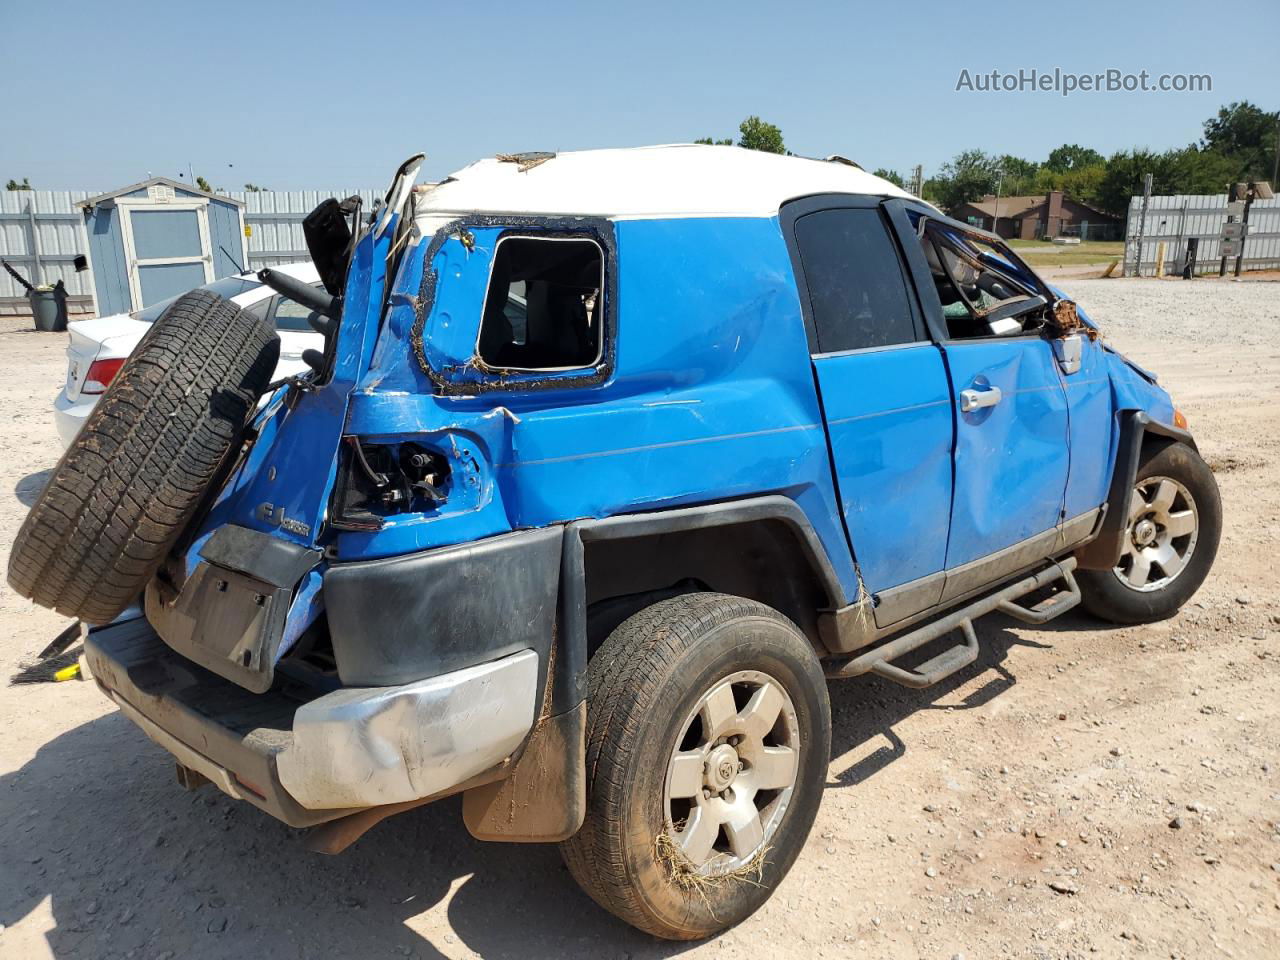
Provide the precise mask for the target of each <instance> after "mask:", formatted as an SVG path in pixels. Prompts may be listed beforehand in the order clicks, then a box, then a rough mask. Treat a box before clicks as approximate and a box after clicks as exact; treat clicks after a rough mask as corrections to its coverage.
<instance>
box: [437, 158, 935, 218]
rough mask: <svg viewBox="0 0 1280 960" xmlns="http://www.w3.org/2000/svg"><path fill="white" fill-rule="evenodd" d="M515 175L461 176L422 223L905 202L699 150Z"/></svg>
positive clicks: (549, 165)
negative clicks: (846, 197) (807, 200)
mask: <svg viewBox="0 0 1280 960" xmlns="http://www.w3.org/2000/svg"><path fill="white" fill-rule="evenodd" d="M520 168H521V164H518V163H513V162H510V161H503V160H498V159H496V158H489V159H485V160H478V161H476V162H475V163H473V164H471V165H470V166H467V167H463V168H462V169H461V170H459V171H458V172H457V173H454V174H452V175H451V176H450V177H448V178H446V179H445V180H443V181H442V182H441V183H440V184H439V185H438V186H435V187H432V188H430V189H429V190H426V191H425V192H422V193H420V194H419V196H418V203H417V210H418V216H419V219H420V220H423V221H425V220H427V219H430V218H433V217H438V216H440V215H442V214H465V213H473V212H478V213H513V214H533V215H541V216H547V215H555V214H567V215H578V216H594V217H609V218H614V219H656V218H668V217H670V218H677V217H714V216H730V217H771V216H775V215H776V214H777V212H778V208H779V207H781V206H782V204H784V203H785V202H786V201H788V200H792V199H795V198H796V197H804V196H809V195H811V194H815V193H853V194H864V195H870V196H887V197H910V196H911V194H909V193H907V192H906V191H905V190H902V189H901V188H899V187H896V186H894V185H893V184H892V183H890V182H889V181H888V180H882V179H881V178H880V177H875V176H872V175H871V174H869V173H867V172H866V171H864V170H860V169H858V168H856V167H852V166H849V165H848V164H844V163H837V162H832V161H827V160H808V159H805V158H802V157H784V156H779V155H777V154H772V153H762V152H760V151H758V150H744V149H742V148H741V147H714V146H704V145H702V144H674V145H668V146H657V147H632V148H627V149H610V150H581V151H575V152H571V153H560V154H556V155H555V156H554V157H552V158H551V159H549V160H546V161H544V162H542V163H538V164H536V165H534V166H530V167H528V168H527V169H525V170H523V171H522V170H521V169H520Z"/></svg>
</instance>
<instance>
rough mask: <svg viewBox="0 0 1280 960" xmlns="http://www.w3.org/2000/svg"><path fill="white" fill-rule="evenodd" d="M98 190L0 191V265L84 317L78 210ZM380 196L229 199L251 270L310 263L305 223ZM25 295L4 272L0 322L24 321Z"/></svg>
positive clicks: (89, 302) (288, 193)
mask: <svg viewBox="0 0 1280 960" xmlns="http://www.w3.org/2000/svg"><path fill="white" fill-rule="evenodd" d="M100 193H102V191H101V190H6V191H0V257H3V258H4V259H5V260H7V261H8V262H9V263H11V264H12V265H13V267H14V269H16V270H17V271H18V272H19V273H21V274H22V275H23V276H24V277H26V278H27V279H28V280H29V281H31V283H33V284H40V283H48V284H54V283H57V282H58V281H59V280H61V281H62V282H63V283H64V284H66V287H67V294H68V308H69V310H70V311H71V312H73V313H81V314H85V313H87V312H89V311H91V310H92V309H93V275H92V272H91V271H84V272H82V273H76V271H75V267H74V265H73V261H74V259H75V257H76V256H77V255H78V254H86V255H87V254H88V252H89V244H88V238H87V237H86V236H85V231H84V216H83V214H82V212H81V210H80V207H79V206H77V204H78V203H79V202H80V201H81V200H86V199H88V198H89V197H93V196H97V195H98V194H100ZM382 193H383V191H382V190H271V191H267V190H264V191H260V192H257V193H249V192H246V191H234V192H231V193H229V194H227V196H230V197H231V198H232V199H235V200H240V201H243V203H244V204H245V207H244V221H245V226H246V227H247V228H249V234H250V235H249V237H247V238H246V241H245V246H246V249H247V253H248V260H249V262H248V263H247V264H245V265H244V266H245V268H246V269H248V270H258V269H261V268H262V267H271V266H276V265H277V264H281V263H292V262H294V261H297V260H305V259H306V258H307V256H308V254H307V244H306V241H305V239H304V238H303V235H302V220H303V218H304V217H305V216H306V215H307V214H308V213H310V212H311V210H312V209H313V208H314V207H315V206H316V204H318V203H319V202H320V201H321V200H323V199H325V198H326V197H337V198H339V199H342V198H345V197H349V196H352V195H358V196H360V198H361V199H362V200H363V201H364V209H365V211H368V210H369V209H370V208H371V207H372V206H373V204H374V202H375V201H376V200H378V199H380V198H381V197H382ZM28 310H29V307H28V304H27V298H26V295H25V291H24V290H23V289H22V287H21V286H20V285H19V284H18V283H17V282H16V281H15V280H14V279H13V278H12V277H10V276H9V274H8V273H7V272H5V271H2V270H0V314H14V313H17V314H25V313H27V312H28Z"/></svg>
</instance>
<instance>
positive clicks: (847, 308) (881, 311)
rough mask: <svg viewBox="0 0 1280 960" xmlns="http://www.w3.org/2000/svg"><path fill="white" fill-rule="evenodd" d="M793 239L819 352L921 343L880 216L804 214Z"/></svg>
mask: <svg viewBox="0 0 1280 960" xmlns="http://www.w3.org/2000/svg"><path fill="white" fill-rule="evenodd" d="M795 237H796V248H797V250H798V251H799V253H800V262H801V264H802V265H803V266H804V279H805V285H806V286H807V287H808V289H809V303H810V307H811V308H812V311H813V321H814V326H815V327H816V330H817V334H818V349H819V350H820V351H821V352H823V353H838V352H840V351H842V350H859V349H863V348H866V347H884V346H890V345H892V344H897V343H911V342H912V341H914V340H916V339H917V337H916V332H915V324H914V323H913V321H912V315H911V302H910V300H909V299H908V293H907V282H906V279H905V278H904V277H903V274H902V265H901V263H900V262H899V260H898V252H897V250H896V249H895V248H894V246H893V240H892V239H891V238H890V236H889V233H888V230H887V229H886V226H885V223H884V220H883V219H882V218H881V216H880V211H879V210H875V209H833V210H819V211H818V212H816V213H810V214H806V215H805V216H803V217H800V218H799V219H798V220H796V224H795Z"/></svg>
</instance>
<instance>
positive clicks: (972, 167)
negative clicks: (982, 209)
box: [924, 150, 1000, 212]
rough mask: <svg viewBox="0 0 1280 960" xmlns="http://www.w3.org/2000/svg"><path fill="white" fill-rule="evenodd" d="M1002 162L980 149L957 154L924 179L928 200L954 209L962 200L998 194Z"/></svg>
mask: <svg viewBox="0 0 1280 960" xmlns="http://www.w3.org/2000/svg"><path fill="white" fill-rule="evenodd" d="M999 165H1000V161H999V160H998V159H997V158H995V157H992V156H989V155H988V154H986V153H984V152H982V151H981V150H965V151H963V152H961V153H958V154H956V155H955V157H954V158H953V159H951V160H949V161H947V162H946V163H944V164H943V165H942V168H941V169H940V170H939V171H938V173H937V176H934V177H930V178H929V180H927V181H926V182H925V190H924V192H925V199H927V200H931V201H932V202H933V203H936V204H937V205H938V206H940V207H942V209H944V210H946V211H947V212H951V211H954V210H955V209H956V208H957V207H958V206H960V205H961V204H962V203H969V202H970V201H972V200H978V199H981V198H982V197H983V196H985V195H986V194H988V193H995V192H996V181H997V180H998V178H999V173H998V170H999Z"/></svg>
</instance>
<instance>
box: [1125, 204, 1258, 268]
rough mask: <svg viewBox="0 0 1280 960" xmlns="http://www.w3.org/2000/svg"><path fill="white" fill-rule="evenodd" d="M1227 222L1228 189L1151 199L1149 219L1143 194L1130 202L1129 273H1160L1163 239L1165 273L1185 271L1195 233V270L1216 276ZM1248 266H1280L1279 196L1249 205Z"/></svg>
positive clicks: (1230, 263)
mask: <svg viewBox="0 0 1280 960" xmlns="http://www.w3.org/2000/svg"><path fill="white" fill-rule="evenodd" d="M1226 222H1227V195H1226V194H1224V193H1220V194H1217V195H1214V196H1196V195H1186V194H1179V195H1176V196H1168V197H1151V198H1150V201H1149V203H1148V204H1147V211H1146V216H1145V217H1144V216H1143V213H1142V197H1133V198H1132V199H1130V201H1129V217H1128V222H1127V224H1126V228H1125V251H1124V265H1125V276H1143V277H1152V276H1155V272H1156V259H1157V257H1158V251H1159V245H1160V244H1161V243H1164V244H1165V255H1164V269H1165V273H1166V274H1177V273H1181V272H1182V267H1183V263H1184V260H1185V257H1186V254H1187V246H1188V244H1187V241H1188V240H1190V239H1191V238H1193V237H1195V238H1197V239H1198V240H1199V250H1198V251H1197V253H1196V272H1197V273H1214V274H1216V273H1217V272H1218V268H1219V264H1220V263H1221V256H1222V253H1221V249H1222V248H1221V238H1222V227H1223V224H1225V223H1226ZM1139 243H1140V244H1141V249H1139ZM1227 269H1228V270H1234V269H1235V260H1234V259H1231V260H1229V261H1228V263H1227ZM1243 269H1245V270H1276V269H1280V199H1275V200H1255V201H1254V202H1253V204H1252V205H1251V206H1250V208H1249V233H1248V236H1247V237H1246V239H1245V242H1244V264H1243Z"/></svg>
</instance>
